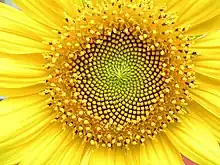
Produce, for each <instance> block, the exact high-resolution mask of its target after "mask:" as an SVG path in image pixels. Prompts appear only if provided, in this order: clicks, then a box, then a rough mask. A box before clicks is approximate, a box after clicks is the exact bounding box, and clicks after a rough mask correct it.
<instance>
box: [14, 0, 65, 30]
mask: <svg viewBox="0 0 220 165" xmlns="http://www.w3.org/2000/svg"><path fill="white" fill-rule="evenodd" d="M13 2H14V3H15V4H16V5H17V6H18V7H19V8H21V10H22V11H24V12H25V13H26V14H27V15H28V16H30V17H32V18H33V19H34V20H36V21H38V22H40V23H42V24H43V25H47V26H50V27H53V28H58V29H59V28H61V26H62V25H63V22H64V17H63V16H64V10H63V9H62V8H61V6H60V5H58V3H57V2H56V1H55V0H47V1H32V0H13Z"/></svg>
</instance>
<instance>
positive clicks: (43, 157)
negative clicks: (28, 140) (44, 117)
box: [23, 123, 86, 165]
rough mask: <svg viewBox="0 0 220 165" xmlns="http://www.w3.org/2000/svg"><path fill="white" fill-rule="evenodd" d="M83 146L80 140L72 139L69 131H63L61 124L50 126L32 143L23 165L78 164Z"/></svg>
mask: <svg viewBox="0 0 220 165" xmlns="http://www.w3.org/2000/svg"><path fill="white" fill-rule="evenodd" d="M85 146H86V143H85V142H82V139H81V138H76V139H73V138H72V134H71V130H69V129H68V130H66V131H63V130H62V127H61V124H59V123H56V124H51V125H50V126H49V127H48V128H47V130H45V131H44V132H42V134H40V135H39V136H38V138H37V139H36V140H35V141H33V142H32V145H31V146H30V147H29V149H28V153H29V154H27V155H26V156H25V158H24V161H23V164H24V165H29V164H33V165H38V164H53V165H66V164H80V162H81V159H82V157H83V155H84V149H85Z"/></svg>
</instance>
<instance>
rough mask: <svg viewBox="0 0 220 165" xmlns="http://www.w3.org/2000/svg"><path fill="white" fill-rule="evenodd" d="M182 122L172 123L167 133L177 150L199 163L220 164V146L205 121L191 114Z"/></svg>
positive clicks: (183, 118) (184, 117)
mask: <svg viewBox="0 0 220 165" xmlns="http://www.w3.org/2000/svg"><path fill="white" fill-rule="evenodd" d="M181 119H182V123H180V124H175V125H170V127H168V129H167V131H166V134H167V136H168V138H169V139H170V141H171V142H172V144H173V145H174V146H175V147H176V148H177V150H178V151H179V152H180V153H182V154H183V155H184V156H186V157H187V158H189V159H191V160H192V161H194V162H196V163H198V164H204V165H205V164H216V165H217V164H219V162H220V147H219V144H218V142H217V140H216V139H215V137H214V136H213V135H212V133H211V132H210V131H209V130H208V129H207V128H206V127H205V125H204V124H203V122H201V121H199V120H198V119H194V118H192V117H190V116H189V115H187V116H183V117H182V118H181Z"/></svg>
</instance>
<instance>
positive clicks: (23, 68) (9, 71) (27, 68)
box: [0, 54, 48, 96]
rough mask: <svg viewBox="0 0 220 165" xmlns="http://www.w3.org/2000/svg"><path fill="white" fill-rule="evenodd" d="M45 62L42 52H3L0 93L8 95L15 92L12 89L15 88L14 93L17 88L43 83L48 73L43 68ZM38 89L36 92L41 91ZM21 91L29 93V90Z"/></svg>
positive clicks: (0, 60) (0, 70) (0, 67)
mask: <svg viewBox="0 0 220 165" xmlns="http://www.w3.org/2000/svg"><path fill="white" fill-rule="evenodd" d="M43 62H44V59H43V57H42V55H41V54H27V55H10V54H1V55H0V95H4V96H8V95H7V94H9V95H10V93H11V92H13V91H12V90H10V89H15V91H14V93H16V89H19V88H22V87H28V86H32V85H37V84H41V83H42V81H45V80H46V78H47V76H48V74H47V73H46V72H45V70H44V69H42V65H43ZM41 87H42V86H41ZM42 88H43V87H42ZM7 89H9V91H7ZM33 89H34V87H33ZM38 89H39V88H36V92H39V90H38ZM23 90H24V89H23ZM32 91H34V90H32ZM21 92H22V93H23V92H24V93H27V92H28V91H21Z"/></svg>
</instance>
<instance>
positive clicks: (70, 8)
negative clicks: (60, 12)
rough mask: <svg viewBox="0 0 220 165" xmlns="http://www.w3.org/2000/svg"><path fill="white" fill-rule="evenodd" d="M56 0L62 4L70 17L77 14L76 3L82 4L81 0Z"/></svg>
mask: <svg viewBox="0 0 220 165" xmlns="http://www.w3.org/2000/svg"><path fill="white" fill-rule="evenodd" d="M58 2H59V3H60V5H62V7H63V9H64V11H65V12H66V13H68V14H69V16H71V17H74V16H75V15H76V14H77V9H76V4H78V5H80V4H81V5H82V4H83V0H59V1H58Z"/></svg>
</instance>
